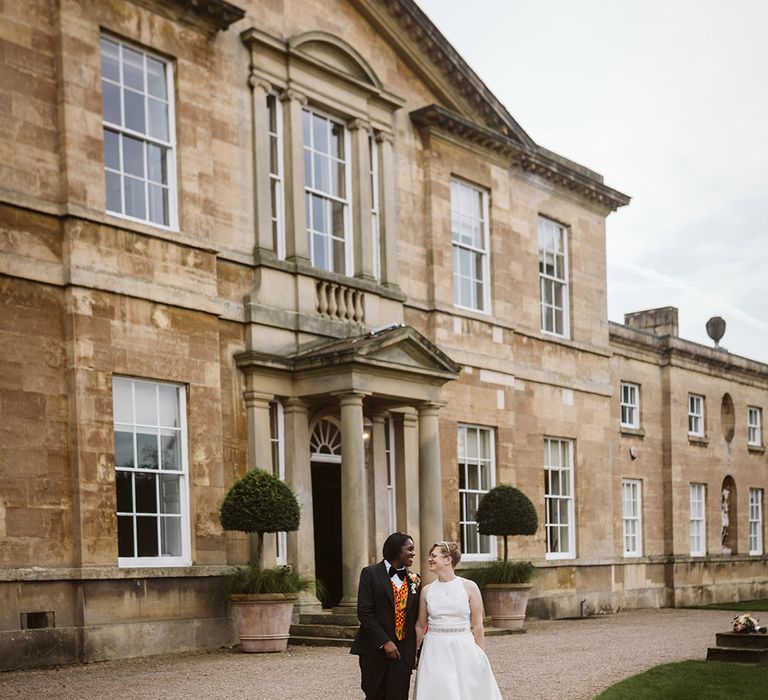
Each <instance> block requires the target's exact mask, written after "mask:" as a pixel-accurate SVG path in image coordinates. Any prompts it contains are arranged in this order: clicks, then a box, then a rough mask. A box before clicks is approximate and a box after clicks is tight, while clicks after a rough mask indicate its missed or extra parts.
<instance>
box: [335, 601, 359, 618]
mask: <svg viewBox="0 0 768 700" xmlns="http://www.w3.org/2000/svg"><path fill="white" fill-rule="evenodd" d="M356 611H357V598H342V600H341V602H340V603H339V604H338V605H336V606H334V608H333V612H334V614H336V613H338V614H340V615H347V614H349V613H350V612H356Z"/></svg>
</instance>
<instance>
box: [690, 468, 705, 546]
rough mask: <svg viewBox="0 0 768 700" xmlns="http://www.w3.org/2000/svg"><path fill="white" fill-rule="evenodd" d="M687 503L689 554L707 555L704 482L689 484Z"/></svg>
mask: <svg viewBox="0 0 768 700" xmlns="http://www.w3.org/2000/svg"><path fill="white" fill-rule="evenodd" d="M688 504H689V506H688V507H689V511H688V512H689V523H690V544H691V556H692V557H704V556H706V555H707V519H706V515H707V509H706V504H707V485H706V484H700V483H692V484H690V487H689V499H688ZM697 543H698V546H697Z"/></svg>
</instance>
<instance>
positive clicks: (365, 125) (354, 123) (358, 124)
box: [347, 118, 373, 134]
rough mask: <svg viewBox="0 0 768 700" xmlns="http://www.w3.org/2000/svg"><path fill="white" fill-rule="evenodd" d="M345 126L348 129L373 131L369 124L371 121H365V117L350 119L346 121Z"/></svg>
mask: <svg viewBox="0 0 768 700" xmlns="http://www.w3.org/2000/svg"><path fill="white" fill-rule="evenodd" d="M347 128H348V129H349V130H350V131H357V130H358V129H362V130H363V131H367V132H368V133H369V134H370V133H372V132H373V127H372V126H371V123H370V122H368V121H366V120H365V119H358V118H355V119H350V120H349V121H348V122H347Z"/></svg>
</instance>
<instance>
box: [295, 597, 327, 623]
mask: <svg viewBox="0 0 768 700" xmlns="http://www.w3.org/2000/svg"><path fill="white" fill-rule="evenodd" d="M322 612H323V606H322V605H321V604H320V601H319V600H318V599H317V598H316V597H315V596H314V595H313V594H312V593H309V592H308V591H302V592H301V593H299V599H298V600H297V601H296V602H295V603H294V604H293V621H294V622H295V623H298V621H299V616H300V615H319V614H320V613H322Z"/></svg>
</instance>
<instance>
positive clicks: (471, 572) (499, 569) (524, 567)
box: [461, 561, 536, 588]
mask: <svg viewBox="0 0 768 700" xmlns="http://www.w3.org/2000/svg"><path fill="white" fill-rule="evenodd" d="M535 570H536V569H535V567H534V565H533V564H532V563H531V562H529V561H495V562H493V563H491V564H487V565H486V566H479V567H477V568H475V569H465V570H463V571H462V572H461V575H462V576H464V577H465V578H468V579H471V580H472V581H474V582H475V583H476V584H477V585H478V586H479V587H480V588H484V587H485V586H487V585H488V584H489V583H528V582H529V581H530V580H531V578H533V572H534V571H535Z"/></svg>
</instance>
